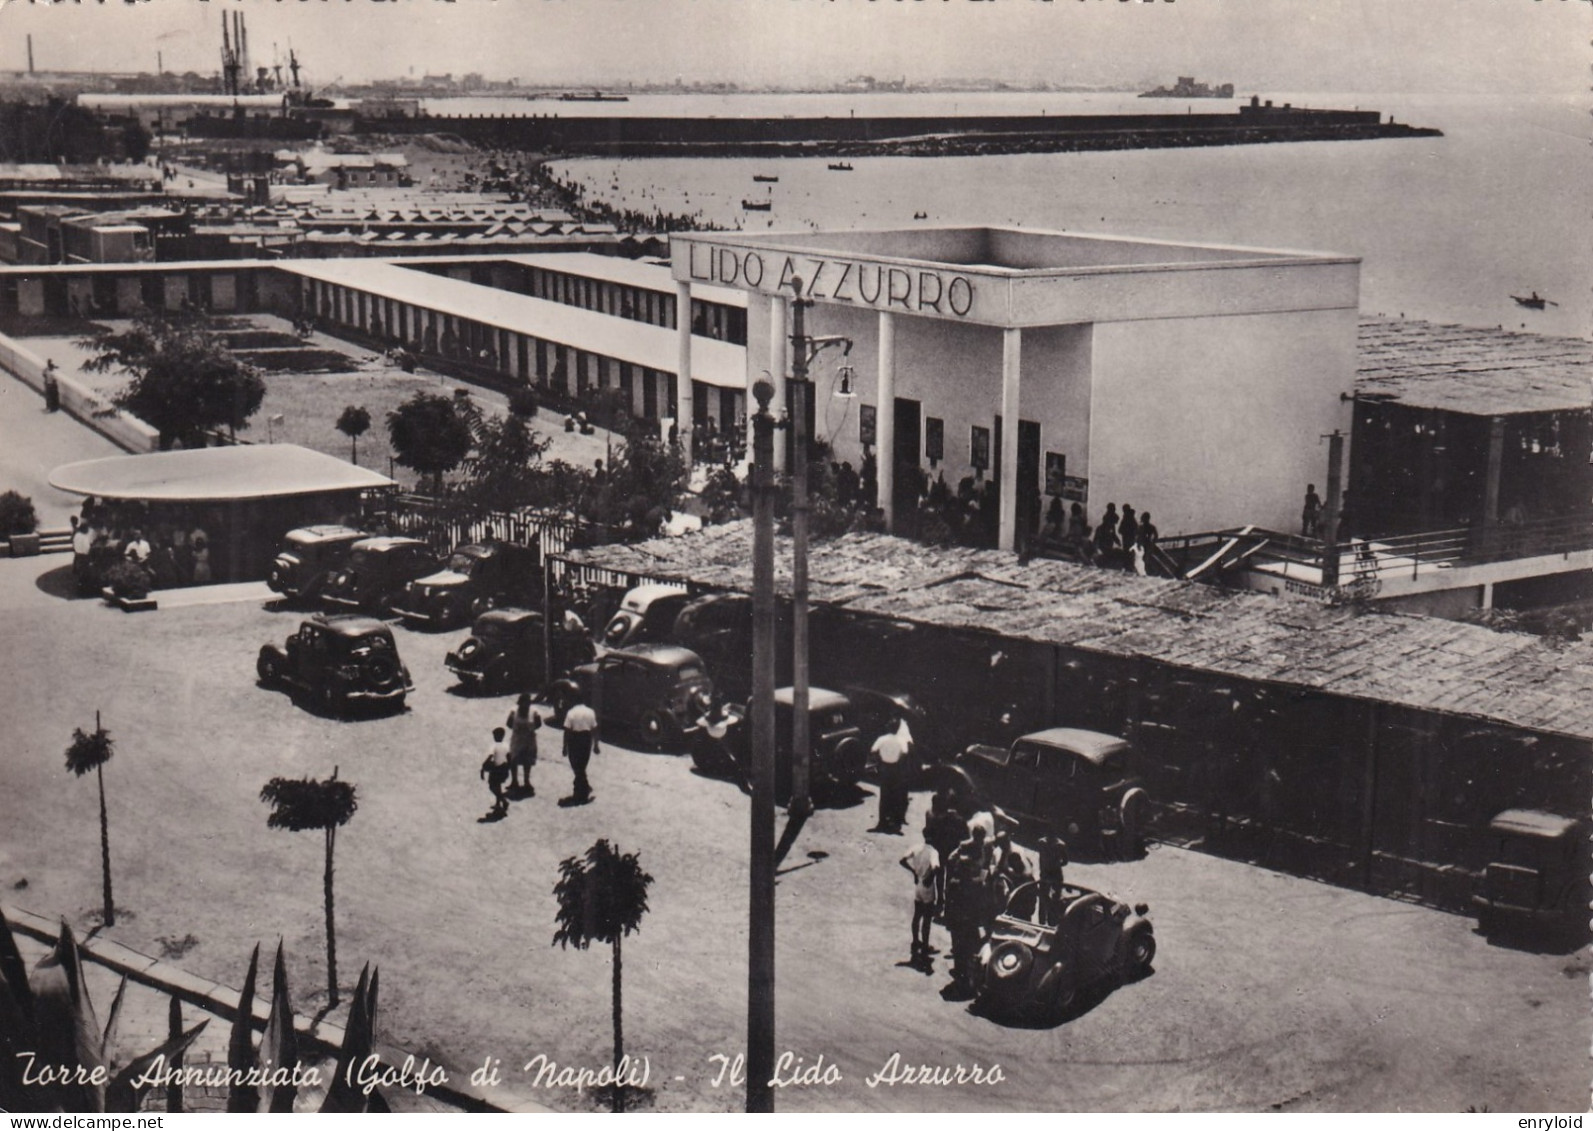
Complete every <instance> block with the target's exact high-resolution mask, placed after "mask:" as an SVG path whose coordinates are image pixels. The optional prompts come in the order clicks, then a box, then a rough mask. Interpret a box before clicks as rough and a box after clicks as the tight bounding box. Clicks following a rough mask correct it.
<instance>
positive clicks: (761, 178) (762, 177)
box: [752, 173, 780, 185]
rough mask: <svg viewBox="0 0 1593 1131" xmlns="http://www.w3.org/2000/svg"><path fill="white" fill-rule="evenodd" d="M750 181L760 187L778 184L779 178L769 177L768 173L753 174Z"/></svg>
mask: <svg viewBox="0 0 1593 1131" xmlns="http://www.w3.org/2000/svg"><path fill="white" fill-rule="evenodd" d="M752 179H753V180H755V181H757V182H758V183H759V184H760V185H774V184H779V183H780V178H779V177H774V176H770V175H769V174H768V173H754V174H752Z"/></svg>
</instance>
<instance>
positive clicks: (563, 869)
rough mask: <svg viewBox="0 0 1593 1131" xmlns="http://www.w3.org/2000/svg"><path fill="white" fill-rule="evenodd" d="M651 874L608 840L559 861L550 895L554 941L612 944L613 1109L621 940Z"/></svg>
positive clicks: (619, 1053) (619, 1049)
mask: <svg viewBox="0 0 1593 1131" xmlns="http://www.w3.org/2000/svg"><path fill="white" fill-rule="evenodd" d="M652 882H653V877H652V876H650V875H648V874H647V873H646V872H644V871H642V867H641V864H640V863H639V862H638V860H637V856H636V854H635V853H634V852H631V853H620V852H618V851H616V850H615V848H614V847H613V846H612V845H611V844H609V842H608V841H607V840H600V841H598V842H597V843H596V844H594V845H593V846H592V847H591V848H589V849H587V850H586V855H585V856H584V857H581V856H571V857H569V858H568V859H566V860H564V861H563V862H562V863H561V864H560V865H559V880H558V883H556V884H554V885H553V895H554V898H556V899H557V900H558V901H559V910H558V913H557V914H556V915H555V917H554V918H555V921H556V922H557V923H558V929H557V930H555V931H554V932H553V941H554V943H556V944H557V945H559V946H561V947H569V946H574V947H575V948H576V949H577V950H585V949H586V948H587V947H589V946H590V945H592V943H594V942H599V943H608V944H610V945H611V946H612V947H613V948H614V1070H615V1076H616V1080H615V1083H614V1092H613V1102H614V1110H615V1111H621V1110H623V1106H624V1100H623V1095H622V1091H621V1087H620V1082H619V1080H618V1078H617V1077H618V1075H619V1068H620V1061H621V1060H623V1059H624V1057H625V1025H624V1021H623V1012H622V1008H621V1000H622V999H621V995H620V972H621V966H620V961H621V956H620V940H621V939H622V938H623V937H624V936H626V935H628V934H630V933H631V932H632V931H637V930H640V929H641V923H642V916H643V915H645V914H647V888H648V886H649V885H650V884H652Z"/></svg>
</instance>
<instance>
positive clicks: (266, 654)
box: [254, 650, 282, 687]
mask: <svg viewBox="0 0 1593 1131" xmlns="http://www.w3.org/2000/svg"><path fill="white" fill-rule="evenodd" d="M254 670H255V674H256V675H258V676H259V677H260V682H261V683H263V684H265V685H267V686H268V687H274V686H276V684H277V683H279V682H281V679H282V664H281V662H280V661H279V660H278V659H277V657H276V655H275V654H274V653H272V652H270V651H269V650H262V651H261V653H260V658H259V659H258V660H256V661H255V665H254Z"/></svg>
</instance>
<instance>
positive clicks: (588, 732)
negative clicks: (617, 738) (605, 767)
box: [559, 702, 598, 805]
mask: <svg viewBox="0 0 1593 1131" xmlns="http://www.w3.org/2000/svg"><path fill="white" fill-rule="evenodd" d="M597 752H598V744H597V712H596V711H594V710H592V708H591V707H589V706H587V705H586V704H585V703H582V702H577V703H575V705H574V706H572V707H571V708H570V709H569V710H568V711H566V712H565V713H564V756H565V757H566V758H568V759H569V761H570V771H571V772H572V773H573V774H574V775H575V784H574V787H573V788H572V790H571V792H570V796H568V797H565V798H561V799H560V801H559V804H560V805H585V804H586V803H587V802H588V801H590V800H592V784H591V783H590V782H589V781H587V780H586V767H587V764H588V763H589V762H591V760H592V755H593V754H596V753H597Z"/></svg>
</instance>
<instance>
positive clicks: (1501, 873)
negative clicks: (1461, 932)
mask: <svg viewBox="0 0 1593 1131" xmlns="http://www.w3.org/2000/svg"><path fill="white" fill-rule="evenodd" d="M1488 837H1489V841H1490V855H1489V857H1488V864H1487V866H1486V867H1485V868H1484V869H1483V871H1482V875H1481V877H1480V883H1479V888H1480V890H1479V891H1477V892H1476V893H1475V894H1474V895H1473V896H1472V897H1471V901H1472V904H1473V905H1474V906H1475V907H1476V908H1477V918H1478V924H1477V925H1478V929H1479V930H1480V931H1481V932H1482V933H1483V934H1484V935H1487V936H1489V937H1490V938H1495V939H1498V940H1500V941H1505V940H1509V939H1515V938H1519V939H1521V940H1523V941H1527V942H1530V943H1538V944H1543V945H1547V946H1551V947H1553V946H1558V945H1561V944H1565V943H1569V944H1571V945H1581V944H1583V943H1585V942H1586V941H1587V935H1588V910H1587V909H1588V895H1589V890H1588V889H1589V881H1588V873H1589V860H1588V828H1587V824H1586V823H1585V822H1583V821H1578V820H1575V819H1573V818H1571V817H1561V816H1557V815H1556V814H1554V813H1543V812H1539V811H1538V810H1535V809H1506V810H1505V811H1504V812H1502V813H1500V814H1499V815H1498V816H1496V817H1495V818H1494V819H1493V820H1492V821H1489V822H1488Z"/></svg>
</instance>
